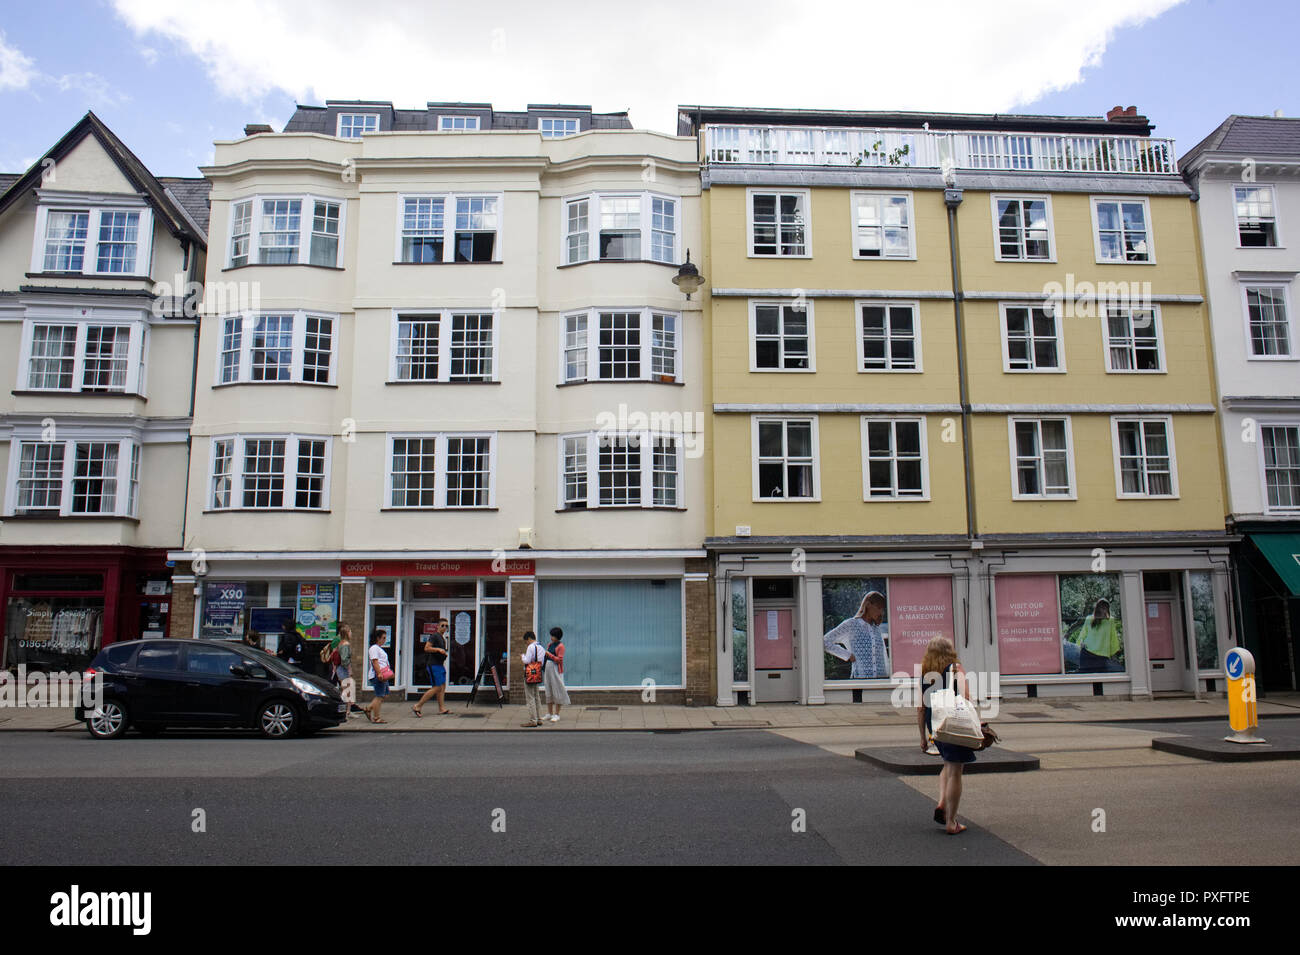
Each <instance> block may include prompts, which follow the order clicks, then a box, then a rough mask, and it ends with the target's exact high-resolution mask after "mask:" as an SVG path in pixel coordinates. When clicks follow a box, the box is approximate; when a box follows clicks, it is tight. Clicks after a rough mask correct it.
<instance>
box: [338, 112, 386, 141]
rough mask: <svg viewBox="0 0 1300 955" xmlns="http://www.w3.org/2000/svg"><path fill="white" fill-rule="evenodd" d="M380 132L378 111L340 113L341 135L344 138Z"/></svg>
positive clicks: (357, 137) (355, 137)
mask: <svg viewBox="0 0 1300 955" xmlns="http://www.w3.org/2000/svg"><path fill="white" fill-rule="evenodd" d="M377 132H379V114H378V113H339V133H338V134H339V135H340V136H341V137H343V138H344V139H360V138H361V137H362V136H364V135H365V134H366V133H377Z"/></svg>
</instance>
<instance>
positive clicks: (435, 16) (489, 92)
mask: <svg viewBox="0 0 1300 955" xmlns="http://www.w3.org/2000/svg"><path fill="white" fill-rule="evenodd" d="M1180 2H1182V0H1090V2H1088V3H1086V4H1079V3H1074V4H1056V3H1051V4H1048V3H1043V2H1042V0H1000V2H999V0H930V2H928V3H925V4H919V3H915V2H913V3H901V4H900V3H898V2H896V0H885V2H882V0H823V2H820V3H807V2H805V3H802V4H790V3H788V2H784V0H753V2H751V3H747V4H745V5H743V6H740V5H735V6H731V5H726V4H702V3H699V2H697V0H663V2H660V3H657V4H649V3H638V4H623V3H609V2H605V0H567V2H566V3H565V4H564V6H563V7H557V6H556V5H554V4H539V3H536V2H535V0H510V2H498V3H490V4H489V3H479V4H470V5H467V4H464V3H449V2H447V0H432V2H427V3H423V4H420V5H418V6H409V5H407V4H404V3H399V2H397V0H371V2H369V3H368V4H366V5H365V7H364V8H360V9H359V8H358V6H357V5H356V4H355V2H353V0H310V2H303V0H292V2H280V3H275V4H272V3H268V2H265V0H216V2H214V0H196V2H193V3H189V4H184V5H181V4H176V3H175V2H174V0H113V4H114V6H115V7H116V9H117V11H118V13H119V15H120V16H121V17H122V18H123V19H124V20H125V21H126V22H127V23H128V24H129V25H130V26H131V27H132V28H133V29H134V30H135V31H136V33H137V34H139V35H140V36H141V37H146V36H147V37H150V38H153V37H155V36H157V37H161V38H163V39H169V40H171V41H172V42H174V43H176V44H178V45H179V46H180V47H181V49H182V50H183V51H184V52H185V53H187V54H188V55H191V56H195V57H197V58H198V59H199V60H200V61H201V62H202V63H203V64H204V67H205V68H206V69H207V71H208V73H209V75H210V76H211V77H212V80H213V82H214V83H215V85H216V86H217V88H218V89H219V90H220V91H221V92H222V93H223V94H225V95H227V96H230V97H234V98H237V99H240V100H243V101H245V102H247V103H250V104H254V103H257V102H259V101H260V100H261V99H262V98H263V97H264V96H267V95H269V94H273V93H277V92H282V93H287V94H289V95H291V96H294V97H296V98H298V99H299V100H301V101H307V102H319V101H322V100H324V99H325V98H327V97H331V98H339V99H345V98H374V99H385V100H392V101H393V102H394V103H395V104H396V105H399V106H407V107H419V106H422V105H423V104H424V103H425V101H426V100H476V101H490V102H492V103H493V104H494V105H496V106H497V107H498V108H500V109H518V108H520V107H522V106H523V105H524V104H525V103H526V102H577V103H591V104H592V105H593V106H595V108H596V109H598V110H619V109H625V108H630V109H631V110H632V121H633V122H634V123H635V124H636V125H638V126H642V127H646V128H651V129H662V130H666V131H675V127H676V110H675V107H676V106H677V105H678V104H679V103H702V104H708V105H732V106H790V107H804V108H815V107H824V108H844V109H848V108H856V109H919V110H954V111H967V110H969V111H974V112H1002V111H1006V110H1009V109H1013V108H1015V107H1017V106H1020V105H1023V104H1025V103H1029V102H1032V101H1033V100H1034V99H1036V98H1038V97H1039V96H1041V95H1043V94H1044V93H1047V92H1051V91H1053V90H1059V89H1063V88H1065V87H1068V86H1070V85H1072V84H1075V83H1078V82H1079V81H1080V80H1081V79H1082V71H1083V70H1084V69H1085V68H1087V67H1091V66H1096V65H1097V64H1099V63H1100V62H1101V57H1102V54H1103V53H1104V51H1105V49H1106V44H1107V43H1108V41H1109V39H1110V38H1111V36H1113V35H1114V33H1115V31H1117V30H1119V29H1122V28H1124V27H1130V26H1135V25H1137V24H1139V23H1142V22H1145V21H1146V20H1149V19H1151V18H1152V17H1155V16H1158V15H1159V14H1161V13H1163V12H1164V11H1165V10H1167V9H1169V8H1170V7H1173V6H1175V5H1177V4H1178V3H1180ZM154 42H157V41H156V40H154ZM610 97H616V99H614V100H611V99H610ZM1107 105H1110V104H1101V103H1099V104H1097V112H1099V113H1100V112H1102V111H1103V110H1104V109H1105V107H1106V106H1107ZM284 118H287V117H284ZM279 122H283V118H282V119H280V120H279Z"/></svg>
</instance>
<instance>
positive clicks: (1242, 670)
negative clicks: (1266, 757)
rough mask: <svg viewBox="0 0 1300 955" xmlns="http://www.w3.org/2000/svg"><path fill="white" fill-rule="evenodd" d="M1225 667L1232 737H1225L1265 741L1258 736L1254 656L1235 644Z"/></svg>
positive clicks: (1233, 739)
mask: <svg viewBox="0 0 1300 955" xmlns="http://www.w3.org/2000/svg"><path fill="white" fill-rule="evenodd" d="M1223 669H1224V670H1225V671H1226V672H1227V674H1228V725H1229V726H1230V727H1232V730H1233V733H1232V735H1231V736H1225V737H1223V738H1224V739H1225V740H1227V741H1228V742H1229V743H1263V742H1265V741H1264V740H1263V739H1260V737H1258V736H1256V735H1255V728H1256V727H1257V726H1259V713H1258V712H1257V711H1256V707H1255V658H1254V656H1252V655H1251V652H1250V651H1249V650H1243V649H1242V648H1241V647H1233V648H1232V649H1231V650H1229V651H1228V655H1227V656H1226V657H1224V659H1223Z"/></svg>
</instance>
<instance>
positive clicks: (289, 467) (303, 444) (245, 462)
mask: <svg viewBox="0 0 1300 955" xmlns="http://www.w3.org/2000/svg"><path fill="white" fill-rule="evenodd" d="M332 443H333V439H332V438H329V437H327V436H324V435H298V434H272V435H226V436H221V437H216V438H213V440H212V457H211V461H212V464H211V468H212V470H211V476H210V480H209V484H208V487H209V494H208V508H209V509H210V510H214V511H219V510H290V511H319V510H328V509H329V464H330V455H331V451H332Z"/></svg>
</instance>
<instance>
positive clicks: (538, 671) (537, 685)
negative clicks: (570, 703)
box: [519, 630, 546, 727]
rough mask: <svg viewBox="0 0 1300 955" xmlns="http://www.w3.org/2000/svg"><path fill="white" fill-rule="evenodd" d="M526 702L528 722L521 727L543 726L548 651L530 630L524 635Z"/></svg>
mask: <svg viewBox="0 0 1300 955" xmlns="http://www.w3.org/2000/svg"><path fill="white" fill-rule="evenodd" d="M524 643H525V647H524V652H523V656H522V657H521V659H522V660H523V661H524V701H525V702H526V703H527V704H528V720H527V721H526V722H524V723H520V724H519V725H520V726H530V727H531V726H541V725H542V694H541V689H542V668H543V667H544V666H545V665H546V651H545V650H543V649H542V645H541V644H540V643H538V642H537V634H535V633H533V631H531V630H529V631H528V632H527V633H525V634H524Z"/></svg>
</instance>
